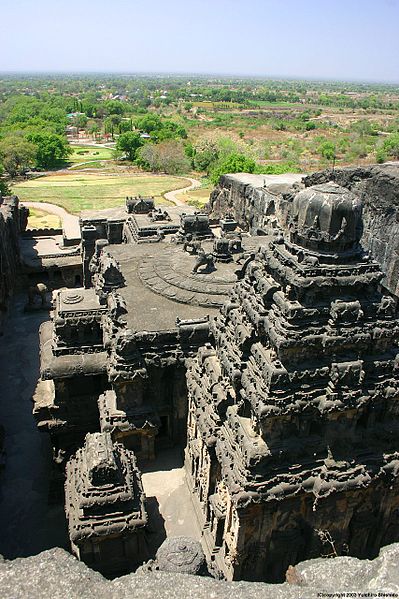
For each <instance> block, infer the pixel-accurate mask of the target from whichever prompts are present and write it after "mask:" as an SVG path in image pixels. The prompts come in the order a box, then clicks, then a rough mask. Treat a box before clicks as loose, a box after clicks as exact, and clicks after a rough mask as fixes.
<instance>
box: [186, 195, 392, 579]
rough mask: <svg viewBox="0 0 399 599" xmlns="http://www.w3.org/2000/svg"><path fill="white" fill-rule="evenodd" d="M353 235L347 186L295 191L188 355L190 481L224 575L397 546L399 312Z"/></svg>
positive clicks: (276, 574) (356, 223) (280, 571)
mask: <svg viewBox="0 0 399 599" xmlns="http://www.w3.org/2000/svg"><path fill="white" fill-rule="evenodd" d="M361 232H362V215H361V204H360V201H359V200H358V198H357V197H356V196H354V195H353V194H352V193H350V192H348V190H346V189H343V188H341V187H339V186H337V185H336V184H334V183H328V184H325V185H319V186H314V187H310V188H307V189H305V190H303V191H300V192H299V193H298V194H297V195H296V196H295V198H294V200H293V203H292V205H291V213H290V228H289V234H287V235H284V236H283V234H279V235H277V236H276V237H275V238H274V239H273V241H272V242H271V243H270V244H269V246H268V247H265V248H263V249H262V250H260V251H259V252H258V253H257V255H256V257H255V258H254V259H253V260H252V261H249V262H248V263H247V265H246V267H245V268H244V269H243V276H242V279H241V280H240V281H239V282H238V283H237V284H236V286H235V287H234V289H233V292H232V294H231V298H230V300H229V301H228V302H227V303H226V304H225V305H224V307H223V308H222V310H221V314H220V316H219V317H218V318H217V319H216V320H215V321H214V325H213V338H214V343H212V344H208V345H206V346H204V347H202V348H201V349H200V350H199V352H198V355H197V357H196V358H195V359H193V360H191V362H190V364H189V367H188V373H187V383H188V389H189V419H188V443H187V448H186V469H187V479H188V482H189V485H190V487H191V489H192V491H193V498H194V503H195V507H196V511H197V515H198V517H199V520H200V522H201V525H202V527H203V545H204V549H205V551H206V554H207V558H208V560H209V562H210V563H211V564H212V565H213V569H214V571H215V572H216V573H218V574H219V575H220V576H223V577H225V578H227V579H230V580H231V579H247V580H264V581H279V580H283V578H284V574H285V571H286V570H287V568H288V566H289V565H290V564H295V563H297V562H299V561H301V560H304V559H307V558H310V557H316V556H319V555H327V554H331V553H333V554H335V553H336V554H339V555H340V554H345V553H348V554H350V555H354V556H358V557H364V558H366V557H373V556H375V555H376V554H377V553H378V549H379V548H380V547H381V546H382V545H385V544H388V543H390V542H393V541H397V540H398V539H399V485H398V473H399V419H398V412H399V408H398V406H399V403H398V399H399V392H398V367H399V357H398V347H397V345H398V339H399V321H398V319H397V314H396V301H395V300H394V299H393V298H392V297H390V296H388V295H385V294H384V292H382V291H381V289H380V281H381V278H382V273H381V271H380V268H379V266H378V264H377V263H376V262H374V261H373V260H372V259H371V258H370V257H369V256H368V255H367V254H366V253H365V252H364V251H363V249H362V247H361V246H360V244H359V240H360V237H361Z"/></svg>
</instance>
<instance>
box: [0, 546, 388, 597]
mask: <svg viewBox="0 0 399 599" xmlns="http://www.w3.org/2000/svg"><path fill="white" fill-rule="evenodd" d="M398 562H399V544H394V545H390V546H388V547H385V548H384V549H382V550H381V553H380V556H379V557H378V558H376V559H374V560H372V561H369V560H358V559H356V558H351V557H338V558H335V559H322V558H320V559H315V560H310V561H307V562H303V563H302V564H299V565H298V566H296V567H295V571H294V572H293V573H292V575H291V577H289V578H290V580H291V584H290V583H287V582H286V583H284V584H277V585H269V584H263V583H253V582H220V581H216V580H212V579H211V578H204V577H201V576H189V575H185V574H175V573H169V572H139V573H136V574H129V575H128V576H123V577H122V578H117V579H115V580H113V581H109V580H106V579H105V578H103V577H102V576H101V574H99V573H98V572H94V571H93V570H91V569H90V568H88V567H87V566H86V565H85V564H84V563H82V562H79V561H78V560H77V559H75V558H74V557H72V556H71V555H70V554H69V553H67V552H66V551H64V550H63V549H59V548H55V549H49V550H48V551H44V552H43V553H40V554H39V555H34V556H33V557H28V558H19V559H15V560H13V561H6V560H4V561H1V562H0V593H1V597H2V599H26V597H29V599H43V598H44V597H52V599H92V598H93V597H96V599H103V598H104V599H128V598H129V599H131V598H132V597H140V598H141V599H152V598H156V599H181V597H186V598H187V599H194V598H195V599H210V598H214V599H216V598H217V599H230V597H236V598H237V599H241V598H243V599H244V598H245V599H300V598H301V597H306V599H312V598H316V597H321V596H322V595H321V593H322V594H323V595H324V596H325V597H329V596H332V593H344V592H346V593H350V592H355V593H360V595H357V596H358V597H359V596H360V597H361V596H368V597H377V596H379V597H397V596H398V593H399V574H398V568H397V565H398ZM366 593H369V595H366ZM378 594H379V595H378ZM335 596H337V595H335Z"/></svg>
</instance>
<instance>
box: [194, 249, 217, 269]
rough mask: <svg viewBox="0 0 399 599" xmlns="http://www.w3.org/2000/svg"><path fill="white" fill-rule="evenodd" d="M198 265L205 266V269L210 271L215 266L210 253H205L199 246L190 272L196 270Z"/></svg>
mask: <svg viewBox="0 0 399 599" xmlns="http://www.w3.org/2000/svg"><path fill="white" fill-rule="evenodd" d="M200 266H206V269H205V271H210V270H211V269H212V268H214V267H215V263H214V260H213V255H212V254H207V253H206V252H205V250H204V249H203V248H201V249H200V250H199V252H198V254H197V257H196V260H195V264H194V267H193V270H192V271H191V272H193V273H195V272H198V269H199V267H200Z"/></svg>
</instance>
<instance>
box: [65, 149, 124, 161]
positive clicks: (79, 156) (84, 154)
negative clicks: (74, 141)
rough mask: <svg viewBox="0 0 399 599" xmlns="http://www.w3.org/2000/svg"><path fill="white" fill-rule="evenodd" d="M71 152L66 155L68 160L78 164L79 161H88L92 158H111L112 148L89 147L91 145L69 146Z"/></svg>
mask: <svg viewBox="0 0 399 599" xmlns="http://www.w3.org/2000/svg"><path fill="white" fill-rule="evenodd" d="M71 148H72V150H73V152H72V154H71V155H70V156H69V157H68V162H71V163H72V164H79V163H80V162H90V161H93V160H112V159H113V157H114V156H113V150H111V149H110V148H101V147H94V146H93V147H91V146H71Z"/></svg>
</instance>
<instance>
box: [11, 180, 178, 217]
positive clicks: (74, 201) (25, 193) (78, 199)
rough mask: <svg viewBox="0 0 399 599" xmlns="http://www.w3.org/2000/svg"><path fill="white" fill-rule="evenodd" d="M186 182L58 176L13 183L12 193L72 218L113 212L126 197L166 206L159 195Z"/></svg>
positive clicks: (166, 203)
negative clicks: (83, 213)
mask: <svg viewBox="0 0 399 599" xmlns="http://www.w3.org/2000/svg"><path fill="white" fill-rule="evenodd" d="M189 184H190V182H189V181H188V180H187V179H183V178H181V179H179V178H177V177H170V176H162V175H158V176H157V175H148V174H138V175H121V176H115V175H108V176H107V175H104V174H96V173H77V172H75V173H74V172H71V173H62V174H59V175H49V176H46V177H39V178H38V179H31V180H30V181H23V182H21V183H17V184H16V185H14V187H13V193H15V194H16V195H18V196H19V198H20V199H21V200H25V201H31V202H49V203H51V204H57V205H58V206H62V207H63V208H65V210H67V211H68V212H71V213H72V214H79V212H80V211H81V210H91V209H97V210H102V209H103V208H113V207H115V206H120V205H122V204H123V203H124V202H125V198H126V196H135V195H139V194H140V195H142V196H155V199H156V202H157V203H158V204H163V205H168V204H169V205H170V202H168V201H167V200H165V199H164V198H163V197H162V195H163V194H164V193H165V192H166V191H172V190H174V189H180V188H181V187H185V186H187V185H189Z"/></svg>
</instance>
